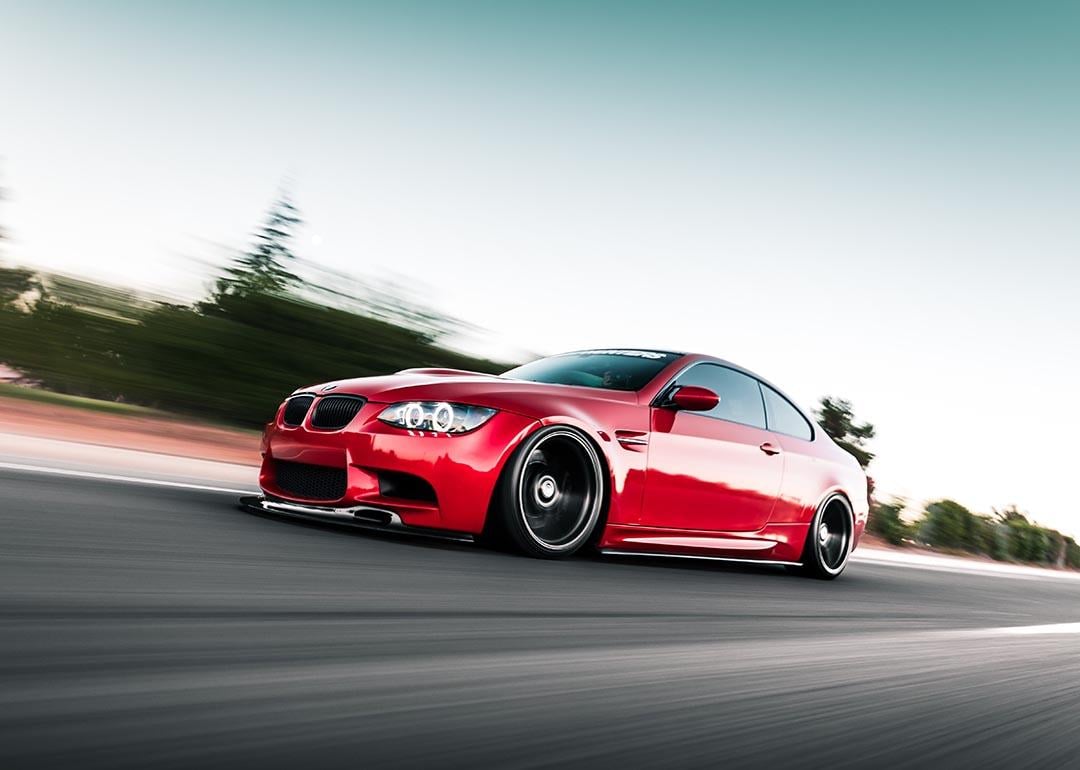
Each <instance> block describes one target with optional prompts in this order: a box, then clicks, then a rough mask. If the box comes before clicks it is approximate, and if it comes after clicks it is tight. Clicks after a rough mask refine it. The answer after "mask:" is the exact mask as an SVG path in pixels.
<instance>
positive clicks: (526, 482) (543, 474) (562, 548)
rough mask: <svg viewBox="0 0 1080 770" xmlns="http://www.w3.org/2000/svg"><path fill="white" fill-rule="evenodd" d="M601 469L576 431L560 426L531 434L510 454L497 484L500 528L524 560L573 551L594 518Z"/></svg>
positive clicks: (598, 508)
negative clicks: (508, 461)
mask: <svg viewBox="0 0 1080 770" xmlns="http://www.w3.org/2000/svg"><path fill="white" fill-rule="evenodd" d="M602 469H603V465H602V463H601V461H600V455H599V452H598V450H597V449H596V447H595V446H594V445H593V443H592V442H591V441H590V440H589V439H588V438H586V437H585V436H584V435H583V434H582V433H580V432H579V431H577V430H575V429H573V428H569V427H565V426H561V425H553V426H549V427H546V428H541V429H540V430H538V431H536V432H535V433H534V434H533V435H531V436H530V437H529V438H528V439H526V441H525V442H524V443H523V444H522V445H521V446H520V447H519V448H518V450H517V451H516V452H515V453H514V456H513V458H512V459H511V461H510V464H509V465H508V467H507V468H506V470H505V472H504V473H503V477H502V481H501V483H500V484H499V490H498V495H499V497H498V500H497V503H498V505H497V513H498V515H499V517H500V523H501V524H502V528H503V530H504V531H505V532H506V534H507V535H509V537H510V539H511V540H512V541H513V543H514V544H515V545H516V546H517V547H518V548H519V549H520V550H522V551H524V552H525V553H526V554H528V555H530V556H536V557H540V558H554V557H559V556H569V555H570V554H572V553H575V552H576V551H578V550H579V549H581V547H582V546H583V545H585V544H586V543H588V542H589V539H590V537H591V535H592V533H593V531H594V530H595V529H596V526H597V523H598V522H599V520H600V516H601V513H602V510H603V504H604V483H603V470H602Z"/></svg>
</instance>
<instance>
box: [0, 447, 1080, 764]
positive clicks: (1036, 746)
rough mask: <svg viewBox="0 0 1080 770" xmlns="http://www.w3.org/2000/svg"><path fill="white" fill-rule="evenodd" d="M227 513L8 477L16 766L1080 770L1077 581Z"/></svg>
mask: <svg viewBox="0 0 1080 770" xmlns="http://www.w3.org/2000/svg"><path fill="white" fill-rule="evenodd" d="M235 498H236V495H235V494H232V493H229V492H214V491H204V490H197V489H187V488H169V487H157V486H147V485H140V484H131V483H125V482H121V481H116V480H96V479H91V478H79V477H70V476H59V475H52V474H44V473H38V472H23V471H16V470H11V469H6V470H0V682H2V687H0V733H2V740H0V767H4V768H16V767H61V766H77V767H148V766H151V765H160V766H175V767H191V766H203V767H211V766H213V767H233V766H236V767H241V766H243V767H268V768H277V767H291V768H307V767H322V766H330V765H336V766H351V767H369V766H370V767H377V766H396V767H430V766H443V767H470V768H475V767H482V766H499V767H521V768H525V767H544V766H586V765H588V766H592V767H608V766H620V767H640V766H664V767H688V766H697V767H716V766H721V765H723V766H748V765H757V766H764V765H774V766H783V767H831V768H841V767H905V766H909V767H915V766H919V767H924V768H925V767H953V768H956V767H1021V766H1040V767H1078V766H1080V730H1077V715H1078V714H1080V636H1078V635H1077V633H1076V631H1077V628H1078V627H1077V626H1053V627H1050V628H1041V627H1039V626H1043V625H1044V624H1062V623H1077V622H1078V621H1080V582H1077V581H1072V580H1062V579H1053V578H1049V577H1048V578H1046V579H1038V578H1026V579H1025V578H1022V577H1019V576H1017V577H994V576H987V575H976V574H952V573H945V572H933V571H925V570H919V569H911V568H903V567H897V566H879V565H871V564H865V563H853V564H852V565H851V566H849V568H848V571H847V573H846V574H845V575H844V576H843V577H842V578H841V579H840V580H838V581H835V582H833V583H822V582H814V581H809V580H805V579H800V578H796V577H791V576H789V575H787V574H785V573H784V572H783V571H780V570H777V569H773V568H765V567H760V568H735V567H727V566H720V565H718V564H716V563H708V562H706V563H693V562H684V561H674V560H673V561H660V560H656V561H636V560H629V559H622V560H616V559H610V558H607V559H603V558H594V559H577V560H571V561H565V562H542V561H534V560H530V559H525V558H521V557H516V556H512V555H508V554H502V553H497V552H491V551H485V550H481V549H479V548H476V547H472V546H464V545H453V544H443V543H438V542H432V541H424V540H417V539H407V538H400V537H392V536H385V535H371V534H364V533H356V532H351V531H346V530H341V529H334V528H330V527H327V526H321V525H308V524H303V523H297V522H294V521H284V520H277V519H270V518H261V517H258V516H253V515H250V514H247V513H243V512H241V511H240V510H238V509H237V508H236V505H235ZM1032 626H1034V628H1032ZM1018 628H1019V629H1020V630H1019V631H1018V630H1017V629H1018ZM1003 629H1006V630H1003ZM1008 629H1012V631H1009V630H1008Z"/></svg>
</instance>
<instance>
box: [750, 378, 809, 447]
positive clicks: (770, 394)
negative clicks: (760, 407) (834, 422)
mask: <svg viewBox="0 0 1080 770" xmlns="http://www.w3.org/2000/svg"><path fill="white" fill-rule="evenodd" d="M761 392H762V393H764V394H765V409H766V411H767V412H768V417H769V430H771V431H776V432H777V433H783V434H784V435H786V436H794V437H795V438H801V439H805V440H807V441H809V440H810V439H812V438H813V437H814V429H813V428H812V427H810V423H809V422H807V421H806V418H805V417H803V416H802V415H801V414H800V413H799V410H798V409H796V408H795V407H793V406H792V405H791V402H789V401H788V400H787V399H786V398H784V397H783V396H781V395H780V394H779V393H777V392H776V391H775V390H773V389H772V388H770V387H769V386H768V385H762V386H761Z"/></svg>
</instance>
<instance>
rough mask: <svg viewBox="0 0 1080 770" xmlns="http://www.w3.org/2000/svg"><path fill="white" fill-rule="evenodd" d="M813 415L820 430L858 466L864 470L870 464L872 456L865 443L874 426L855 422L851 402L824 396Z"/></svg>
mask: <svg viewBox="0 0 1080 770" xmlns="http://www.w3.org/2000/svg"><path fill="white" fill-rule="evenodd" d="M814 414H815V416H816V417H817V420H818V424H819V425H821V429H822V430H824V431H825V432H826V433H828V434H829V436H830V437H831V438H832V440H833V441H835V442H836V443H837V444H839V445H840V446H841V447H843V448H844V449H845V450H847V451H848V452H850V453H851V455H852V456H853V457H854V458H855V459H856V460H858V461H859V465H861V466H862V467H863V468H864V469H865V468H866V466H868V465H869V464H870V461H871V460H873V459H874V455H873V453H872V452H869V451H868V450H867V449H866V442H867V441H869V440H870V439H872V438H873V437H874V426H873V425H871V424H870V423H868V422H864V423H857V422H855V414H854V412H853V411H852V408H851V402H849V401H845V400H844V399H842V398H833V397H832V396H824V397H823V398H822V399H821V404H820V405H819V406H818V408H817V410H816V411H815V413H814Z"/></svg>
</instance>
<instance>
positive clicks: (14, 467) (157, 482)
mask: <svg viewBox="0 0 1080 770" xmlns="http://www.w3.org/2000/svg"><path fill="white" fill-rule="evenodd" d="M0 470H9V471H28V472H30V473H49V474H52V475H54V476H74V477H75V478H80V479H96V480H98V481H121V482H124V483H127V484H147V485H149V486H153V487H172V488H174V489H195V490H198V491H200V492H224V493H228V494H235V495H245V494H252V493H253V492H255V489H254V488H252V489H231V488H228V487H211V486H207V485H206V484H191V483H188V482H186V481H166V480H165V479H141V478H138V477H135V476H117V475H114V474H112V473H93V472H91V471H76V470H72V469H69V468H49V467H46V466H44V465H22V464H21V463H4V462H0Z"/></svg>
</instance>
